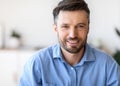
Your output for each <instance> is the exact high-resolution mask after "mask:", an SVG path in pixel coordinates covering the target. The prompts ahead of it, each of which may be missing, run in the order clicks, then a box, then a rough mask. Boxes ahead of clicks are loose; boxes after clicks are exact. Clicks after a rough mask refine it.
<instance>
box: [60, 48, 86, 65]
mask: <svg viewBox="0 0 120 86" xmlns="http://www.w3.org/2000/svg"><path fill="white" fill-rule="evenodd" d="M61 50H62V54H63V57H64V59H65V61H66V62H67V63H68V64H70V65H71V66H74V65H75V64H77V63H79V62H80V61H81V59H82V57H83V54H84V50H85V48H84V47H83V48H82V49H81V50H80V52H78V53H69V52H68V51H66V50H65V49H63V48H61Z"/></svg>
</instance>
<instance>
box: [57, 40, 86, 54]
mask: <svg viewBox="0 0 120 86" xmlns="http://www.w3.org/2000/svg"><path fill="white" fill-rule="evenodd" d="M59 43H60V45H61V47H62V48H63V49H65V50H66V51H67V52H69V53H72V54H76V53H79V52H80V51H81V50H82V49H83V48H84V47H85V44H86V40H85V41H82V40H80V39H79V46H71V47H70V48H68V47H67V44H66V41H64V42H63V41H62V40H60V39H59Z"/></svg>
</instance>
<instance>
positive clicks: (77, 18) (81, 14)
mask: <svg viewBox="0 0 120 86" xmlns="http://www.w3.org/2000/svg"><path fill="white" fill-rule="evenodd" d="M57 20H58V22H63V21H64V22H85V21H88V14H87V12H86V11H84V10H77V11H60V13H59V15H58V19H57Z"/></svg>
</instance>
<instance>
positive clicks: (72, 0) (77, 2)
mask: <svg viewBox="0 0 120 86" xmlns="http://www.w3.org/2000/svg"><path fill="white" fill-rule="evenodd" d="M61 10H62V11H76V10H84V11H86V12H87V13H88V19H89V15H90V10H89V8H88V5H87V3H86V2H85V1H84V0H62V1H60V2H59V3H58V5H57V7H55V8H54V9H53V18H54V22H55V23H56V19H57V17H58V15H59V12H60V11H61Z"/></svg>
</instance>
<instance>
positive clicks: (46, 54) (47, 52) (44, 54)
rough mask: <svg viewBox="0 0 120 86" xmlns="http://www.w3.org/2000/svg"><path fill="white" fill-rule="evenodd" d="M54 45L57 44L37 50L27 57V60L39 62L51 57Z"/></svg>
mask: <svg viewBox="0 0 120 86" xmlns="http://www.w3.org/2000/svg"><path fill="white" fill-rule="evenodd" d="M56 47H58V45H57V44H55V45H52V46H48V47H46V48H43V49H40V50H38V51H37V52H35V53H34V54H33V55H32V56H31V57H30V58H29V59H28V62H29V63H41V62H43V61H44V62H45V61H46V60H49V59H52V57H53V54H54V51H55V49H56Z"/></svg>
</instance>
